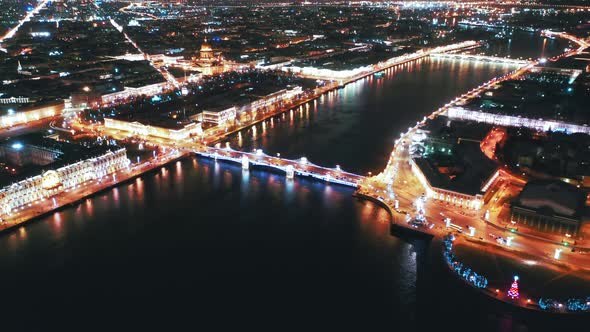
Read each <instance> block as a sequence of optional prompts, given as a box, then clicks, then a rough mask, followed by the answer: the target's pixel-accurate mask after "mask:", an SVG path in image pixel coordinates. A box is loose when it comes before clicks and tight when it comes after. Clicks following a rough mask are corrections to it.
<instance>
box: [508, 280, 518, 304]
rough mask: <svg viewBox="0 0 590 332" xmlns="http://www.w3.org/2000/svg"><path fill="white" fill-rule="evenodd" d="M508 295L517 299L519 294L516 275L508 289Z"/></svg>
mask: <svg viewBox="0 0 590 332" xmlns="http://www.w3.org/2000/svg"><path fill="white" fill-rule="evenodd" d="M508 296H510V298H512V299H517V298H518V297H519V296H520V293H519V292H518V276H514V281H513V282H512V285H511V286H510V289H509V290H508Z"/></svg>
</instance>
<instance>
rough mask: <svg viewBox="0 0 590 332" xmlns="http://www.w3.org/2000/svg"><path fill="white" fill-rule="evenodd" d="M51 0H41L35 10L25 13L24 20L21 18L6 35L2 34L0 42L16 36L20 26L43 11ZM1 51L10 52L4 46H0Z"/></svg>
mask: <svg viewBox="0 0 590 332" xmlns="http://www.w3.org/2000/svg"><path fill="white" fill-rule="evenodd" d="M49 1H50V0H43V1H41V2H40V3H39V4H38V5H37V7H35V8H33V10H31V11H30V12H28V13H27V15H25V17H24V18H23V19H22V20H20V21H19V22H18V24H17V25H16V26H15V27H14V28H12V29H10V30H9V31H8V32H7V33H6V34H5V35H4V36H2V37H1V38H0V44H2V43H3V42H4V41H6V40H7V39H10V38H12V37H14V35H15V34H16V33H17V32H18V30H19V29H20V27H22V26H23V24H25V23H26V22H29V21H30V20H31V18H32V17H33V16H35V15H37V14H38V13H39V12H40V11H41V9H43V8H44V7H45V6H46V5H47V3H48V2H49ZM0 51H2V52H4V53H8V50H6V49H5V48H2V47H0Z"/></svg>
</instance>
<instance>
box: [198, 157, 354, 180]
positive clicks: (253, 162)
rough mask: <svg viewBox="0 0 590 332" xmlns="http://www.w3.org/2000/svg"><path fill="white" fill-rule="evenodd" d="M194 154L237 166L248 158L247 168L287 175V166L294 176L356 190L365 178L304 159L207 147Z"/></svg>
mask: <svg viewBox="0 0 590 332" xmlns="http://www.w3.org/2000/svg"><path fill="white" fill-rule="evenodd" d="M194 152H195V153H196V154H198V155H200V156H203V157H207V158H213V159H216V160H217V159H219V160H226V161H229V162H234V163H237V164H240V165H242V164H243V158H244V157H246V158H248V163H249V166H260V167H267V168H273V169H276V170H279V171H281V172H284V173H287V172H288V168H289V166H291V167H292V168H293V175H294V176H308V177H313V178H316V179H319V180H322V181H326V182H331V183H337V184H342V185H346V186H350V187H355V188H358V186H359V183H360V182H361V181H362V180H363V179H364V178H365V177H364V176H361V175H358V174H354V173H349V172H345V171H342V170H340V169H337V168H327V167H322V166H318V165H315V164H313V163H311V162H309V161H307V160H306V159H305V158H302V159H299V160H290V159H285V158H279V157H273V156H269V155H267V154H264V153H262V152H257V153H251V152H244V151H236V150H232V149H218V148H212V147H208V148H207V149H206V150H204V151H194Z"/></svg>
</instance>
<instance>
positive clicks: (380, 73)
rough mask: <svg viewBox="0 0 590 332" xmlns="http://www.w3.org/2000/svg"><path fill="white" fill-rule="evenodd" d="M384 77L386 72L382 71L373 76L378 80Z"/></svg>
mask: <svg viewBox="0 0 590 332" xmlns="http://www.w3.org/2000/svg"><path fill="white" fill-rule="evenodd" d="M383 75H385V73H384V72H382V71H380V72H376V73H375V74H373V76H375V77H377V78H381V77H383Z"/></svg>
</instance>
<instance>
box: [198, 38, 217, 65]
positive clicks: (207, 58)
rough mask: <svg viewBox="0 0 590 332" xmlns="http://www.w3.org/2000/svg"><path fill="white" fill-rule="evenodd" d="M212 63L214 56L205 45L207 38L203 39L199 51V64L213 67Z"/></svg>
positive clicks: (207, 45) (209, 47)
mask: <svg viewBox="0 0 590 332" xmlns="http://www.w3.org/2000/svg"><path fill="white" fill-rule="evenodd" d="M213 62H215V54H213V49H212V48H211V45H209V43H207V38H205V42H203V44H202V45H201V49H200V50H199V63H201V64H202V65H213Z"/></svg>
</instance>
